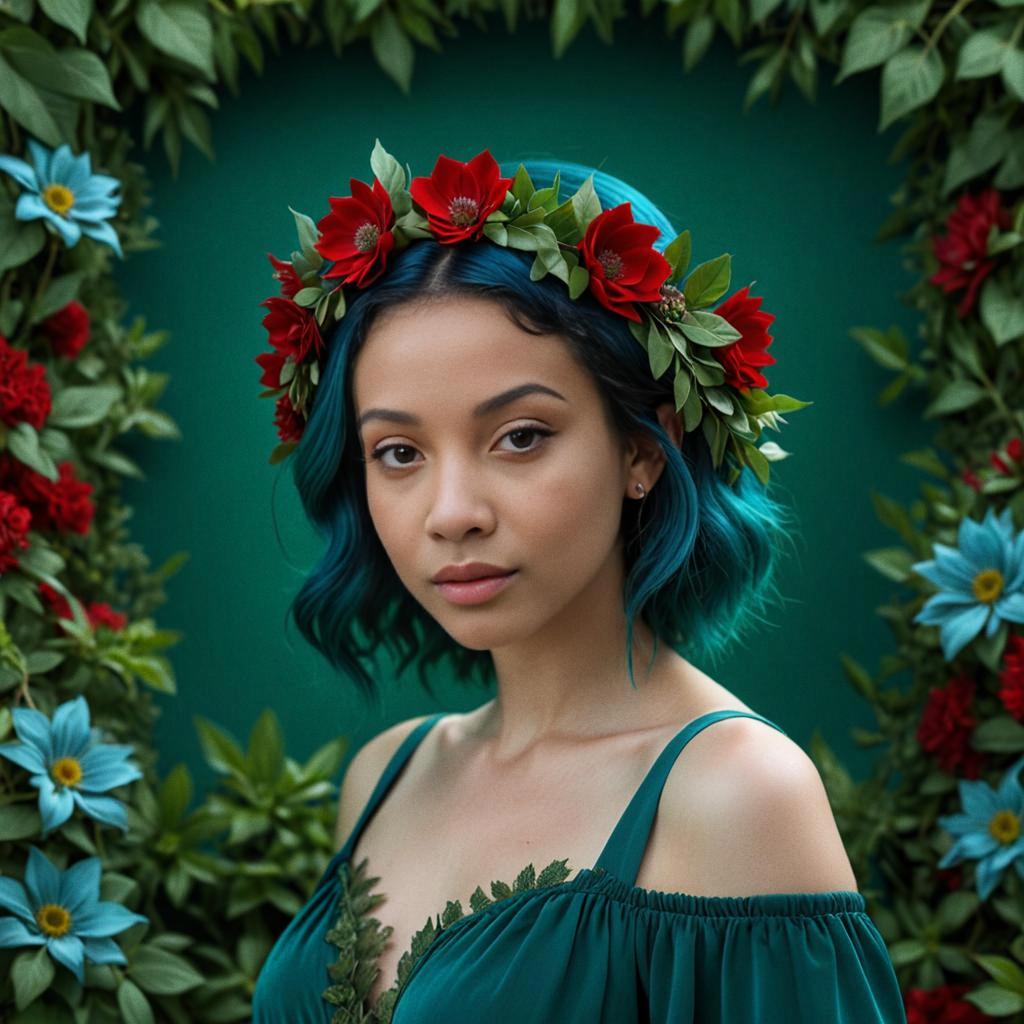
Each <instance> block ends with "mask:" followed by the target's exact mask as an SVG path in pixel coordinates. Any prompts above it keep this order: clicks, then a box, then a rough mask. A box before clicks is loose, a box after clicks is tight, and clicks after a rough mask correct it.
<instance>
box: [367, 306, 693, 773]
mask: <svg viewBox="0 0 1024 1024" xmlns="http://www.w3.org/2000/svg"><path fill="white" fill-rule="evenodd" d="M527 383H540V384H543V385H545V386H546V387H548V388H551V389H553V390H555V391H557V392H559V393H560V394H561V395H562V396H564V401H563V400H562V399H559V398H555V397H552V396H550V395H545V394H531V395H527V396H524V397H522V398H519V399H518V400H516V401H515V402H513V403H511V404H509V405H505V406H503V407H501V408H499V409H495V410H493V411H492V412H490V413H488V414H487V415H485V416H482V417H480V418H476V417H474V415H473V412H472V410H473V408H474V407H475V406H476V405H477V404H479V403H481V402H483V401H485V400H486V399H489V398H492V397H493V396H495V395H498V394H500V393H501V392H504V391H507V390H509V389H511V388H515V387H518V386H520V385H523V384H527ZM353 390H354V398H355V407H356V421H357V422H360V419H361V418H365V422H362V426H361V430H360V440H361V446H362V453H363V455H364V457H365V458H367V459H368V460H369V461H368V462H367V464H366V492H367V500H368V503H369V510H370V515H371V517H372V519H373V523H374V526H375V527H376V530H377V533H378V535H379V537H380V540H381V543H382V545H383V546H384V549H385V551H386V552H387V554H388V557H389V558H390V560H391V562H392V564H393V565H394V568H395V571H396V572H397V574H398V576H399V577H400V578H401V580H402V582H403V583H404V584H405V586H406V587H407V588H408V590H409V593H410V594H411V595H412V596H413V597H414V598H415V599H416V600H417V601H419V602H420V604H421V605H422V606H423V608H424V609H425V610H426V611H427V613H428V614H430V615H431V616H432V617H433V618H435V619H436V620H437V621H438V622H439V623H440V624H441V626H442V627H443V628H444V629H445V630H446V631H447V632H448V633H449V634H450V635H451V637H452V639H453V640H454V641H455V642H456V643H459V644H461V645H462V646H464V647H468V648H471V649H474V650H489V651H491V654H492V656H493V658H494V667H495V672H496V676H497V690H498V696H497V698H496V699H495V700H494V701H493V702H492V703H491V704H490V705H489V708H488V710H487V711H486V713H484V714H482V715H481V716H480V718H479V720H478V721H477V723H476V725H477V733H476V735H477V736H478V738H479V739H481V740H483V741H486V746H487V749H488V751H489V756H490V758H491V759H492V761H493V762H494V763H495V764H501V763H505V762H514V761H518V760H522V759H526V758H529V756H530V752H531V751H532V750H534V749H536V748H538V747H539V746H540V745H542V744H543V743H544V741H545V740H547V739H550V738H553V737H559V738H570V737H577V738H583V737H589V736H597V735H604V734H607V733H609V732H618V731H622V730H624V729H629V728H631V727H636V726H640V725H642V724H649V721H650V713H651V712H650V704H649V701H648V700H646V699H645V700H638V699H637V693H636V691H634V690H632V689H631V688H630V684H629V679H628V676H627V673H626V666H625V648H626V620H625V616H624V614H623V608H622V599H621V594H622V589H623V581H624V572H625V567H624V559H623V548H622V541H621V539H620V537H619V528H620V520H621V515H622V501H623V499H624V498H629V499H632V500H638V499H639V494H638V492H637V491H636V489H635V485H636V484H637V483H640V484H642V485H643V486H644V488H645V490H646V492H647V493H650V492H651V490H652V489H653V488H654V487H655V486H657V482H658V478H659V476H660V475H661V472H662V469H663V467H664V463H665V457H664V453H663V452H662V450H661V448H660V446H659V445H658V444H657V443H656V442H655V441H654V440H653V439H652V438H651V439H646V440H645V439H643V438H638V439H636V440H632V441H631V442H630V443H629V444H628V445H627V446H626V447H625V449H624V450H623V448H622V446H621V445H620V443H619V439H618V438H617V437H616V436H615V435H614V433H613V431H612V425H611V423H610V422H609V421H608V419H607V417H606V416H605V414H604V411H603V407H602V405H601V402H600V398H599V394H598V391H597V387H596V385H595V383H594V382H593V381H592V380H591V378H590V376H589V375H588V374H587V372H586V371H585V370H584V369H583V368H582V367H581V366H579V365H578V364H577V363H576V361H575V359H574V358H573V356H572V355H571V353H570V350H569V348H568V346H567V345H566V344H565V343H564V342H563V341H562V340H561V339H560V338H557V337H551V336H534V335H531V334H529V333H527V332H525V331H522V330H521V329H520V328H519V327H518V326H517V325H516V324H514V323H513V322H512V321H511V320H510V319H509V318H508V317H507V315H506V314H505V312H504V311H503V310H502V309H501V307H499V306H498V305H497V304H495V303H493V302H490V301H488V300H485V299H479V298H473V297H465V298H463V297H460V298H457V299H456V298H446V299H444V300H443V301H436V300H434V301H428V302H426V303H417V304H416V305H413V306H399V307H397V308H396V309H395V310H393V311H387V312H386V313H385V314H384V315H383V316H382V317H381V318H379V319H378V320H377V321H376V322H375V323H374V325H373V327H372V329H371V331H370V334H369V336H368V337H367V339H366V342H365V344H364V347H363V348H362V350H361V351H360V352H359V354H358V355H357V359H356V364H355V367H354V373H353ZM373 409H390V410H398V411H401V412H407V413H410V414H413V415H415V416H417V417H419V418H420V420H421V421H422V425H420V426H413V425H410V424H407V423H395V422H391V421H387V420H385V419H382V418H378V417H372V418H371V417H370V416H369V413H370V411H371V410H373ZM658 415H659V419H660V420H661V423H662V424H663V426H664V427H665V429H666V430H667V431H668V433H669V434H670V436H672V437H673V439H674V441H675V443H676V444H677V445H678V444H679V442H680V439H681V436H682V427H681V424H680V420H679V417H678V416H677V415H676V413H675V409H674V407H673V405H672V403H671V402H666V403H665V404H664V405H663V406H662V407H661V408H660V409H659V410H658ZM534 427H535V428H538V429H540V430H549V431H552V432H553V433H552V436H550V437H544V436H543V435H541V434H525V433H524V434H512V436H510V437H505V436H504V435H506V434H508V432H509V431H511V430H522V431H525V430H526V429H527V428H534ZM392 444H398V445H404V446H408V447H407V448H402V449H399V450H397V451H396V450H391V451H389V452H386V453H385V455H384V458H383V460H373V459H372V458H371V453H372V452H373V451H374V450H375V449H377V448H380V447H381V446H383V445H392ZM469 561H482V562H490V563H493V564H496V565H500V566H504V567H507V568H509V569H513V568H514V569H517V570H518V576H517V578H516V579H515V580H514V581H513V583H512V585H511V586H509V587H506V588H505V590H504V591H502V592H501V593H499V594H497V595H496V596H494V597H492V598H491V599H490V600H489V601H487V602H485V603H483V604H479V605H471V606H459V605H455V604H452V603H451V602H449V601H448V600H447V599H446V598H445V597H443V596H442V595H441V594H440V592H439V591H438V589H437V587H436V585H435V584H434V583H432V582H431V576H433V575H434V573H436V572H437V571H438V570H439V569H441V568H442V567H443V566H445V565H449V564H451V563H464V562H469ZM650 651H651V635H650V631H649V630H648V629H647V627H646V626H645V625H644V624H643V623H642V622H638V623H637V624H636V626H635V630H634V669H633V670H634V675H635V677H636V680H637V685H638V687H642V688H643V690H644V692H645V694H646V696H647V697H648V698H650V697H652V696H653V694H654V691H656V690H657V689H658V688H659V687H663V686H665V685H670V686H673V687H674V686H675V685H676V683H677V681H678V674H677V673H678V670H679V669H680V668H681V667H682V666H681V662H682V659H681V658H680V656H679V655H677V654H675V652H673V651H672V650H671V649H670V648H667V646H666V645H665V644H661V645H659V652H658V654H659V657H658V660H657V662H656V663H655V668H654V671H653V673H652V676H651V678H650V679H645V678H644V675H645V672H646V668H647V661H648V658H649V655H650Z"/></svg>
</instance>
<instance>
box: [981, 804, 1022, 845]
mask: <svg viewBox="0 0 1024 1024" xmlns="http://www.w3.org/2000/svg"><path fill="white" fill-rule="evenodd" d="M988 830H989V832H990V833H991V835H993V836H994V837H995V838H996V839H998V840H999V842H1001V843H1003V844H1004V845H1005V846H1009V845H1010V843H1012V842H1014V840H1016V838H1017V836H1019V835H1020V818H1018V817H1017V815H1016V814H1014V813H1013V811H998V812H997V813H996V814H995V815H994V816H993V818H992V820H991V821H990V822H989V823H988Z"/></svg>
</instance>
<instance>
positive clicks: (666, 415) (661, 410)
mask: <svg viewBox="0 0 1024 1024" xmlns="http://www.w3.org/2000/svg"><path fill="white" fill-rule="evenodd" d="M658 421H659V422H660V423H661V425H662V427H663V428H664V429H665V432H666V433H667V434H668V436H669V437H671V438H672V443H673V444H674V445H675V446H676V447H677V448H679V447H681V446H682V443H683V435H684V433H685V431H684V430H683V414H682V412H676V407H675V405H673V404H672V402H662V403H661V405H659V406H658Z"/></svg>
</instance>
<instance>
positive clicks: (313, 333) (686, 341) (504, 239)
mask: <svg viewBox="0 0 1024 1024" xmlns="http://www.w3.org/2000/svg"><path fill="white" fill-rule="evenodd" d="M370 167H371V169H372V171H373V174H374V180H373V186H372V187H371V186H369V185H367V184H366V183H365V182H362V181H359V180H357V179H356V178H351V179H349V186H350V188H351V195H349V196H346V197H344V198H338V197H336V196H331V197H330V199H329V202H330V207H331V210H330V213H328V214H327V215H326V216H324V217H323V218H322V219H321V220H320V221H319V222H318V223H316V224H314V223H313V221H312V220H311V219H310V218H309V217H307V216H306V215H305V214H302V213H299V212H297V211H296V210H293V209H292V208H291V207H289V210H291V212H292V214H293V216H294V217H295V223H296V226H297V228H298V234H299V249H298V250H297V251H295V252H293V253H292V258H291V260H290V261H287V260H278V259H275V257H274V256H272V255H271V254H270V253H268V254H267V256H268V258H269V259H270V262H271V264H272V266H273V268H274V274H273V276H274V277H275V279H276V280H277V281H279V282H280V285H281V287H280V294H279V295H273V296H271V297H270V298H268V299H265V300H264V301H263V302H261V303H260V305H261V306H266V307H267V314H266V316H264V318H263V326H264V327H265V328H266V329H267V331H268V333H269V336H270V337H269V340H270V346H271V351H269V352H264V353H261V354H260V355H258V356H257V357H256V362H257V363H259V365H260V366H261V367H262V369H263V375H262V377H261V378H260V383H261V384H262V385H264V387H265V388H267V390H265V391H264V392H262V394H261V395H260V397H261V398H262V397H274V396H276V398H277V403H276V415H275V418H274V422H275V426H276V427H277V432H278V437H279V438H280V443H279V444H278V445H277V447H276V448H275V449H274V450H273V452H272V453H271V456H270V462H271V463H277V462H280V461H281V460H282V459H284V458H286V457H287V456H288V454H289V453H290V452H291V451H292V450H293V449H294V448H295V447H296V446H297V445H298V443H299V440H300V439H301V437H302V433H303V430H304V428H305V425H306V422H307V421H308V419H309V413H310V409H311V408H312V403H313V396H314V394H315V392H316V387H317V384H318V382H319V379H320V369H321V366H322V365H323V363H322V360H323V357H324V355H325V346H324V338H325V337H329V336H330V335H331V332H332V331H333V329H334V327H335V326H336V325H337V324H338V322H339V321H340V320H341V318H342V317H343V316H344V315H345V308H346V304H345V291H344V289H345V287H346V286H348V287H349V288H356V289H362V288H366V287H367V286H369V285H371V284H372V283H373V282H374V281H376V280H377V279H378V278H379V277H380V276H381V275H382V274H383V273H384V272H385V270H386V269H387V267H388V263H389V261H390V259H391V258H392V254H393V253H395V252H400V251H401V250H402V249H404V248H405V247H406V246H407V245H409V244H411V243H412V242H414V241H416V239H419V238H433V239H435V240H436V241H438V242H441V243H443V244H447V245H451V244H454V243H456V242H463V241H474V242H477V241H480V240H481V239H483V238H486V239H487V240H489V241H491V242H494V243H495V244H497V245H503V246H507V247H508V248H511V249H523V250H526V251H528V252H533V253H536V256H535V257H534V261H533V266H532V268H531V270H530V278H531V280H534V281H539V280H540V279H541V278H542V277H544V276H545V275H547V274H554V275H555V277H557V278H559V279H560V280H562V281H563V282H564V283H565V284H566V285H567V286H568V289H569V297H570V298H572V299H574V300H575V299H577V298H578V297H579V296H580V295H582V294H583V292H585V291H587V290H588V289H589V291H590V292H591V294H592V295H593V296H594V298H595V299H596V300H597V301H598V302H599V303H600V304H601V305H602V306H604V307H605V308H606V309H608V310H610V311H611V312H612V313H616V314H618V315H619V316H623V317H625V318H626V319H627V320H628V321H629V328H630V330H631V331H632V333H633V336H634V337H635V338H636V340H637V341H638V342H639V343H640V344H641V345H642V346H643V347H644V349H645V350H646V352H647V355H648V359H649V362H650V369H651V373H652V374H653V375H654V379H655V380H660V379H661V377H662V375H663V374H665V373H666V372H668V371H669V370H671V372H672V375H673V376H672V381H673V395H674V398H675V408H676V412H677V413H679V412H681V413H682V417H683V426H684V429H685V430H686V431H687V432H690V431H693V430H696V428H697V427H698V425H699V426H700V427H701V429H702V430H703V433H704V437H705V439H706V440H707V443H708V445H709V447H710V449H711V452H712V457H713V461H714V465H715V467H716V468H717V467H719V466H721V464H722V462H723V460H724V459H725V454H726V449H727V448H728V447H730V445H731V450H732V452H733V454H734V456H735V461H734V462H733V463H732V465H731V473H730V478H729V483H730V484H733V483H735V481H736V479H737V478H738V477H739V475H740V472H741V470H742V467H743V466H744V465H747V466H749V467H750V468H751V469H752V470H753V471H754V473H755V474H756V475H757V478H758V479H759V480H760V481H761V483H762V484H767V482H768V476H769V469H768V464H769V462H773V461H778V460H780V459H784V458H786V456H787V455H788V454H789V453H788V452H786V451H784V450H783V449H781V448H780V447H779V446H778V445H777V444H775V442H773V441H769V442H766V443H764V444H762V445H761V446H760V447H758V446H757V445H756V444H755V442H756V441H757V439H758V438H759V437H760V434H761V429H762V427H763V426H770V427H773V428H774V429H776V430H777V429H778V425H779V423H780V422H782V423H785V422H786V421H785V420H784V419H783V418H782V417H781V415H779V414H780V413H783V412H792V411H794V410H797V409H802V408H804V407H805V406H808V405H810V404H812V403H810V402H803V401H800V400H799V399H796V398H791V397H790V396H788V395H781V394H779V395H769V394H768V393H767V392H766V391H764V390H762V389H763V388H764V387H766V386H767V383H768V382H767V380H765V378H764V377H763V376H762V374H761V372H760V367H763V366H768V365H770V364H772V363H774V362H775V359H774V358H773V357H772V356H771V355H769V353H768V351H767V348H768V346H769V345H770V344H771V342H772V336H771V335H770V334H769V333H768V326H769V324H771V323H772V321H773V320H774V319H775V317H774V315H772V314H770V313H766V312H765V311H763V310H761V309H760V305H761V299H760V298H759V297H754V296H752V295H750V288H751V285H746V286H745V287H743V288H741V289H740V290H739V291H738V292H736V293H735V294H734V295H732V296H730V297H729V298H728V299H726V300H725V302H723V303H722V304H721V305H719V306H717V307H716V308H715V309H714V311H711V310H708V309H706V308H705V307H707V306H709V305H710V304H711V303H713V302H716V301H717V300H718V299H720V298H721V296H722V295H723V294H724V293H725V291H726V290H727V289H728V287H729V280H730V277H731V272H732V271H731V256H730V255H729V254H728V253H724V254H723V255H721V256H718V257H716V258H715V259H712V260H708V261H707V262H706V263H701V264H699V265H698V266H696V267H694V268H693V270H692V271H691V272H690V273H689V275H688V276H687V277H686V280H685V281H682V278H683V275H684V274H686V270H687V267H688V266H689V263H690V232H689V231H688V230H687V231H683V232H682V233H681V234H680V235H678V236H676V238H674V239H673V240H672V242H670V243H669V245H668V246H666V247H665V250H664V254H662V253H661V252H658V251H657V250H656V249H654V248H653V247H652V243H653V242H654V241H655V240H656V239H657V238H658V236H659V235H660V234H661V231H660V230H659V229H658V228H657V227H655V226H654V225H652V224H642V223H639V222H636V221H634V220H633V214H632V210H631V207H630V204H629V203H628V202H624V203H620V204H619V205H618V206H615V207H613V208H612V209H610V210H602V209H601V203H600V201H599V199H598V197H597V194H596V192H595V191H594V183H593V175H591V176H590V177H588V178H587V180H586V181H584V182H583V184H582V185H581V186H580V188H579V190H578V191H577V192H576V193H575V194H574V195H572V196H570V197H569V198H568V199H565V200H564V201H563V200H561V199H560V198H559V194H558V189H559V173H556V174H555V177H554V181H553V183H552V185H551V187H550V188H540V189H538V188H535V187H534V185H533V182H532V181H531V180H530V176H529V174H527V172H526V168H525V167H524V166H523V165H522V164H520V165H519V170H518V171H517V172H516V175H515V177H514V178H503V177H502V176H501V172H500V169H499V167H498V164H497V162H496V161H495V159H494V157H493V156H491V153H490V151H489V150H486V149H485V150H484V151H483V152H481V153H479V154H477V155H476V156H475V157H473V159H472V160H470V161H469V162H468V163H460V162H459V161H457V160H452V159H450V158H449V157H447V156H439V157H438V158H437V163H436V164H435V165H434V171H433V173H432V174H431V175H430V177H421V178H413V177H412V172H411V170H408V169H403V168H402V166H401V164H399V163H398V161H397V160H395V158H394V157H393V156H391V154H390V153H388V152H387V151H386V150H385V149H384V147H383V146H382V145H381V143H380V140H379V139H377V140H376V143H375V145H374V147H373V153H372V154H371V156H370ZM325 267H327V269H326V270H325ZM752 283H753V282H752Z"/></svg>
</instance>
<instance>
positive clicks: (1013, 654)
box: [999, 633, 1024, 722]
mask: <svg viewBox="0 0 1024 1024" xmlns="http://www.w3.org/2000/svg"><path fill="white" fill-rule="evenodd" d="M999 684H1000V686H999V699H1000V700H1001V701H1002V702H1003V707H1004V708H1006V710H1007V711H1009V712H1010V714H1011V715H1013V717H1014V718H1016V719H1017V721H1018V722H1024V636H1021V635H1020V634H1019V633H1014V634H1012V635H1011V636H1010V638H1009V639H1008V640H1007V641H1006V647H1005V648H1004V650H1003V665H1002V669H1001V670H1000V672H999Z"/></svg>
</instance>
